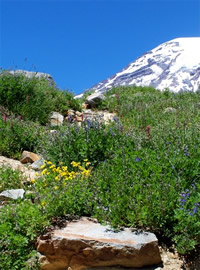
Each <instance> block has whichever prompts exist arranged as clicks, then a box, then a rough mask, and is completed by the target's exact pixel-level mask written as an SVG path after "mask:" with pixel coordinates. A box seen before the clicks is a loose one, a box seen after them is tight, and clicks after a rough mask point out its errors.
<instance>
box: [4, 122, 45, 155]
mask: <svg viewBox="0 0 200 270" xmlns="http://www.w3.org/2000/svg"><path fill="white" fill-rule="evenodd" d="M46 133H47V131H46V129H45V128H44V127H42V126H40V125H39V124H38V123H34V122H31V121H23V120H20V119H13V120H12V119H10V120H6V122H5V121H3V119H2V118H0V155H4V156H7V157H11V158H19V157H20V156H21V153H22V151H23V150H26V151H31V152H34V151H36V149H38V148H40V145H41V142H42V141H43V140H44V137H45V134H46ZM5 135H6V136H5Z"/></svg>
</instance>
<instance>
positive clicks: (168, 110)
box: [164, 107, 176, 113]
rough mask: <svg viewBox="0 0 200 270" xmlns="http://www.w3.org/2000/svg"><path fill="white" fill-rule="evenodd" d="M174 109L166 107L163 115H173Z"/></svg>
mask: <svg viewBox="0 0 200 270" xmlns="http://www.w3.org/2000/svg"><path fill="white" fill-rule="evenodd" d="M175 112H176V109H175V108H172V107H168V108H166V109H165V110H164V113H175Z"/></svg>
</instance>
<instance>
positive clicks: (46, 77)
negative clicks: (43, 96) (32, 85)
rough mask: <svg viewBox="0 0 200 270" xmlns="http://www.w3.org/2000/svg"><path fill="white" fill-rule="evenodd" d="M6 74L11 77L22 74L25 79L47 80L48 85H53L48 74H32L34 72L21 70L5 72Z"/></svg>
mask: <svg viewBox="0 0 200 270" xmlns="http://www.w3.org/2000/svg"><path fill="white" fill-rule="evenodd" d="M6 72H7V73H9V74H13V75H20V74H23V75H25V76H26V77H27V78H39V79H41V78H43V79H46V80H48V81H49V82H50V84H52V85H54V84H55V82H54V80H53V78H52V76H51V75H50V74H47V73H43V72H34V71H27V70H22V69H17V70H10V71H6ZM4 73H5V72H4ZM4 73H3V74H4Z"/></svg>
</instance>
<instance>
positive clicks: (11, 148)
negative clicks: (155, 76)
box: [0, 77, 200, 270]
mask: <svg viewBox="0 0 200 270" xmlns="http://www.w3.org/2000/svg"><path fill="white" fill-rule="evenodd" d="M12 78H13V77H12ZM12 80H13V79H11V78H10V77H9V80H8V81H9V83H11V82H10V81H12ZM17 80H18V79H17ZM24 80H25V79H24ZM4 83H5V82H4ZM9 83H7V84H8V85H9ZM12 83H13V82H12ZM12 83H11V84H12ZM8 88H9V87H8ZM0 89H2V88H1V87H0ZM41 89H43V90H44V87H42V88H40V90H41ZM43 90H42V91H43ZM24 91H25V90H24ZM53 91H54V90H52V93H53ZM55 91H57V90H55ZM0 92H1V90H0ZM10 92H11V91H10ZM10 92H9V98H8V99H6V100H8V101H6V102H7V103H6V104H5V103H4V104H3V105H4V106H5V105H6V106H7V107H8V109H9V110H10V108H11V107H9V105H7V104H10V103H11V101H13V96H12V94H11V93H10ZM2 93H4V94H5V92H4V91H3V92H2ZM52 93H51V94H49V93H48V94H45V96H46V95H53V94H52ZM0 97H1V93H0ZM24 97H26V95H24ZM6 98H7V97H6ZM59 98H60V99H61V100H59ZM59 98H58V96H57V94H55V100H56V99H57V100H59V102H58V101H57V104H58V105H57V106H58V107H57V109H56V110H57V111H59V110H60V111H64V110H65V103H66V102H65V98H63V95H62V94H61V95H60V96H59ZM18 101H19V102H20V100H18ZM21 102H22V103H23V102H24V99H23V101H21ZM73 102H75V101H73V99H72V101H71V104H73ZM47 103H48V102H47ZM199 103H200V95H199V93H188V92H187V93H180V94H173V93H171V92H170V91H169V90H166V91H164V92H159V91H157V90H155V89H153V88H150V87H135V86H134V87H119V88H115V89H112V91H111V92H108V93H107V95H106V99H105V101H103V103H102V104H101V105H100V106H99V108H102V109H108V110H110V111H114V112H116V114H117V117H116V118H115V121H114V123H113V124H110V125H108V126H105V125H104V124H100V123H98V122H91V121H85V122H84V123H83V124H82V126H81V127H79V126H78V125H76V124H66V125H63V126H60V127H55V130H54V132H53V133H52V132H50V130H49V127H47V126H46V127H44V126H43V127H42V126H40V124H39V123H38V122H33V121H25V120H24V119H26V114H25V115H24V116H23V118H22V119H23V120H20V119H11V118H10V119H7V120H6V121H5V119H3V117H2V119H0V154H2V155H7V156H9V157H10V156H11V157H18V156H19V154H20V153H21V151H22V150H29V151H33V152H39V153H42V155H43V156H44V158H46V159H47V160H50V161H51V162H53V163H54V164H55V165H54V167H51V166H53V165H52V164H51V163H48V162H47V164H48V166H47V165H45V166H46V168H43V173H42V175H41V176H40V177H39V179H35V180H32V184H31V186H28V189H29V190H30V191H31V192H32V193H31V194H32V195H31V196H28V195H26V197H25V199H24V200H23V201H21V202H19V201H17V202H16V203H15V202H12V204H10V205H5V206H3V207H2V208H1V210H0V211H1V215H0V254H1V255H0V265H1V266H3V269H5V270H7V269H11V270H12V269H37V267H36V266H33V267H32V268H30V267H31V266H30V264H29V266H27V261H29V260H31V261H32V262H33V265H34V264H35V263H36V264H37V259H35V258H34V257H33V258H30V257H31V256H32V254H33V250H34V247H33V241H34V239H35V237H36V235H37V234H38V233H41V232H42V231H43V229H44V228H45V227H46V225H47V224H48V220H49V221H50V220H51V218H54V217H55V216H65V215H68V214H70V215H80V216H81V215H86V216H94V217H97V218H98V220H100V221H104V222H110V223H111V224H112V226H114V227H123V226H133V227H138V228H143V229H146V228H148V229H151V230H152V231H153V232H155V233H159V234H161V235H162V236H165V237H170V238H171V239H172V240H173V241H174V242H175V243H176V246H177V248H178V251H179V252H180V253H182V254H186V253H188V252H190V251H192V250H194V249H195V247H196V246H198V245H199V244H200V229H199V228H200V223H199V220H200V210H199V207H200V185H199V183H200V169H199V159H200V150H199V144H200V138H199V132H200V125H199V121H200V107H199ZM62 104H63V105H62ZM74 104H75V105H73V106H76V102H75V103H74ZM47 105H48V104H47ZM54 105H55V103H54ZM37 106H38V105H37ZM48 106H49V105H48ZM62 106H63V107H62ZM54 108H55V107H54ZM167 108H168V109H167ZM169 108H171V109H169ZM166 109H167V110H166ZM17 114H19V112H17ZM27 119H28V118H27ZM31 119H32V120H35V119H38V118H33V117H32V116H31ZM41 119H42V118H41ZM38 121H39V122H40V123H44V122H43V121H40V120H39V119H38ZM85 159H88V160H89V161H90V162H91V165H88V166H92V171H91V175H89V174H88V175H85V176H86V177H84V178H83V177H82V174H81V172H80V171H82V172H83V171H85V169H86V170H87V168H86V163H87V161H85V163H84V160H85ZM72 161H75V163H72ZM61 162H63V164H61ZM75 164H76V165H75ZM81 164H82V165H81ZM84 164H85V165H84ZM66 166H68V168H66ZM84 166H85V167H84ZM81 167H83V168H84V169H80V168H81ZM45 169H46V171H45ZM76 169H78V170H80V171H79V173H77V174H73V173H72V172H73V171H74V173H76V172H77V171H76ZM55 170H57V171H55ZM65 172H66V173H68V174H67V175H65V174H64V173H65ZM57 173H58V174H57ZM70 173H72V174H70ZM85 174H87V173H85ZM70 175H74V177H72V178H71V179H70ZM1 176H2V177H4V176H5V178H7V179H6V180H5V181H3V182H2V183H3V184H1V190H3V189H5V188H11V187H14V186H15V187H20V181H19V177H20V175H19V176H17V175H16V174H15V173H14V172H12V171H10V170H8V171H6V170H4V169H3V170H2V171H0V177H1ZM57 176H58V177H57ZM65 177H67V179H65ZM8 178H9V179H10V180H9V181H8ZM2 185H3V186H2ZM30 224H31V225H30ZM5 235H7V237H5ZM17 254H18V255H17ZM29 258H30V259H29ZM27 267H29V268H27ZM34 267H35V268H34Z"/></svg>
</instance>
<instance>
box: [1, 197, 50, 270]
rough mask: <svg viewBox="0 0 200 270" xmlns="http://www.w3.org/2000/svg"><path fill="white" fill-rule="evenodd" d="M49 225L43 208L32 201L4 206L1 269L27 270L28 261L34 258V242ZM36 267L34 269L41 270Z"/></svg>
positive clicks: (2, 214) (2, 212) (2, 213)
mask: <svg viewBox="0 0 200 270" xmlns="http://www.w3.org/2000/svg"><path fill="white" fill-rule="evenodd" d="M47 225H48V221H47V219H46V216H45V215H43V213H42V211H41V207H40V206H38V205H36V204H33V203H32V202H30V201H27V200H26V201H22V202H21V203H18V204H15V205H13V204H10V205H8V206H4V207H3V208H2V209H1V210H0V265H1V268H2V269H4V270H16V269H19V270H22V269H24V270H25V266H26V265H27V263H26V262H27V260H28V259H30V258H31V256H33V247H34V246H33V243H34V240H35V238H36V236H37V234H38V233H39V232H40V231H41V230H43V228H44V227H45V226H47ZM36 266H37V265H35V267H34V268H32V269H34V270H36V269H39V268H36ZM26 269H28V268H26ZM29 269H30V268H29Z"/></svg>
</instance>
